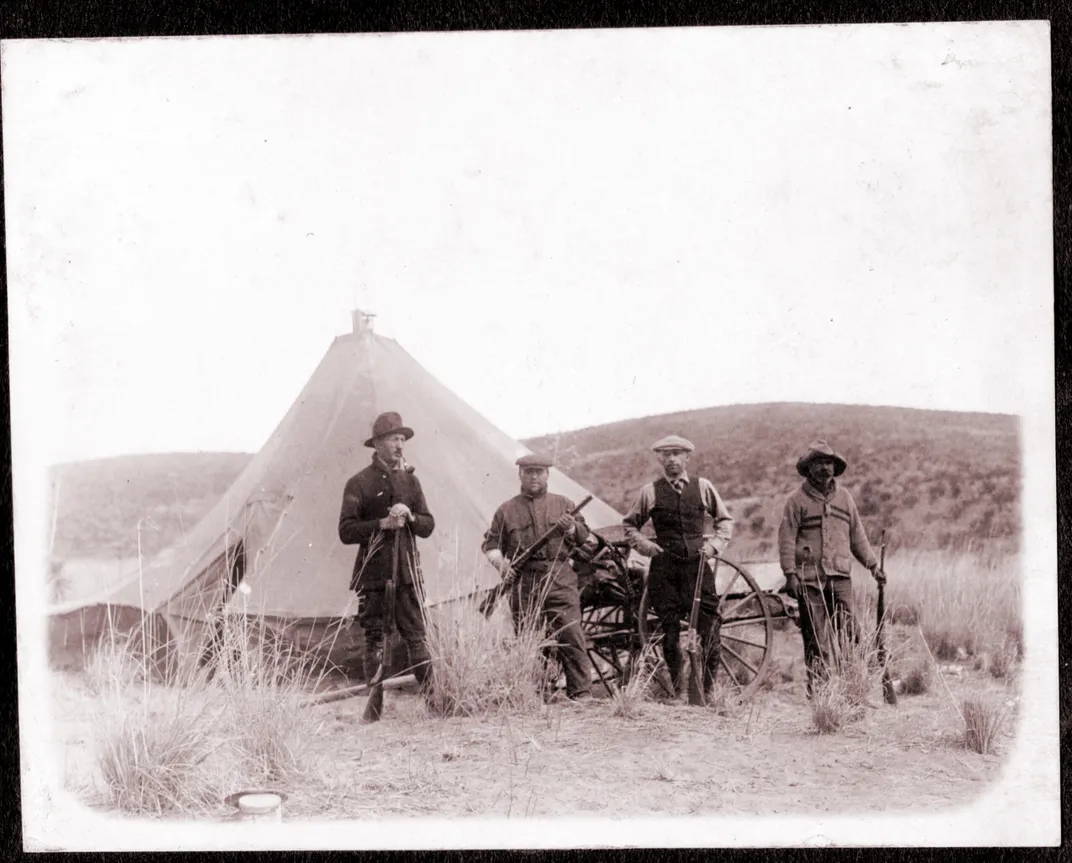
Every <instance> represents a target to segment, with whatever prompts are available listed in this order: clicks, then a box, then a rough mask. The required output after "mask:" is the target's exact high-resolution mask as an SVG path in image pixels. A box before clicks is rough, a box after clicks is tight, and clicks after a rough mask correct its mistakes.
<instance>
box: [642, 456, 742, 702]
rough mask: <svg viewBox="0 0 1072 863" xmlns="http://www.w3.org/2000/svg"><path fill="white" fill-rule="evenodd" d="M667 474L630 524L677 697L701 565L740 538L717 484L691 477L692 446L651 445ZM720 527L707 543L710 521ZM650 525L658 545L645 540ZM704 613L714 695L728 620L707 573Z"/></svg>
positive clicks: (707, 671)
mask: <svg viewBox="0 0 1072 863" xmlns="http://www.w3.org/2000/svg"><path fill="white" fill-rule="evenodd" d="M651 448H652V451H653V452H654V453H655V455H656V456H657V458H658V459H659V463H660V465H661V466H662V476H660V477H659V478H658V479H657V480H655V481H654V482H650V483H648V484H647V485H645V486H644V487H643V488H642V489H641V490H640V494H639V495H638V496H637V499H636V501H635V502H634V503H633V506H632V508H631V509H630V510H629V513H628V515H626V517H625V519H624V524H625V528H626V536H627V538H628V540H629V544H630V545H631V546H632V547H633V548H634V549H636V551H637V552H638V553H640V554H643V555H645V556H647V557H650V558H651V566H650V568H649V571H648V597H649V601H650V604H651V608H652V610H653V611H655V613H656V614H657V615H658V617H659V622H660V627H661V628H662V632H663V658H664V660H665V661H666V665H667V667H668V668H669V671H670V678H671V681H672V682H673V686H674V692H675V694H678V695H680V694H681V692H682V691H683V680H682V674H681V672H682V660H683V657H682V655H681V648H680V636H681V622H682V620H687V619H688V617H689V615H690V613H691V611H692V600H693V595H694V593H695V590H696V579H697V577H698V575H699V574H700V560H701V558H704V559H707V560H709V559H710V558H712V557H714V556H715V555H716V554H718V553H719V552H721V551H722V550H723V549H724V548H725V547H726V545H727V544H728V543H729V541H730V538H731V537H732V536H733V518H732V516H730V513H729V510H728V509H727V508H726V505H725V504H724V503H723V502H722V498H721V497H720V496H719V493H718V491H717V490H716V489H715V487H714V485H713V484H712V483H711V481H710V480H708V479H705V478H704V477H699V476H691V477H690V476H689V474H688V470H687V468H688V462H689V454H690V453H692V451H693V450H694V449H695V447H694V446H693V444H692V442H691V441H689V440H686V439H685V438H683V437H680V436H678V435H670V436H669V437H665V438H662V439H661V440H658V441H656V442H655V443H654V444H653V445H652V447H651ZM705 515H707V516H710V517H711V519H712V521H713V522H714V536H713V537H711V538H710V539H707V538H705V536H704V516H705ZM649 519H650V520H651V523H652V526H653V527H654V528H655V541H654V542H652V541H651V540H649V539H647V538H646V537H645V536H643V535H642V534H641V533H640V530H641V528H643V527H644V525H645V524H646V523H647V522H648V520H649ZM703 578H704V581H703V583H702V584H701V585H700V613H699V619H698V621H697V626H698V629H699V632H700V642H701V646H702V653H703V657H704V674H703V683H704V689H705V691H707V692H710V689H711V687H712V686H713V684H714V682H715V678H716V675H717V674H718V666H719V663H720V661H721V623H722V621H721V618H720V617H719V611H718V592H717V591H716V589H715V578H714V572H713V571H712V570H711V568H710V567H709V566H708V565H705V566H704V567H703Z"/></svg>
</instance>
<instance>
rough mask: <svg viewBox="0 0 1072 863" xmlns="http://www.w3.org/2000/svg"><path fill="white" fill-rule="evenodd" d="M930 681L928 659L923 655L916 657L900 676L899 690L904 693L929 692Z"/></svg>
mask: <svg viewBox="0 0 1072 863" xmlns="http://www.w3.org/2000/svg"><path fill="white" fill-rule="evenodd" d="M932 682H933V678H932V673H931V663H930V661H929V660H928V659H926V658H925V657H917V658H916V660H915V661H914V662H913V663H912V664H911V665H909V666H908V668H907V669H906V670H905V672H904V674H902V676H901V685H902V687H903V688H902V689H901V691H902V692H903V693H904V694H905V695H923V694H924V693H927V692H930V689H931V683H932Z"/></svg>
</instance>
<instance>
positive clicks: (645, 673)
mask: <svg viewBox="0 0 1072 863" xmlns="http://www.w3.org/2000/svg"><path fill="white" fill-rule="evenodd" d="M659 662H660V660H659V656H658V654H657V653H656V652H655V643H654V642H652V641H649V642H648V643H647V644H645V645H644V648H643V650H641V652H640V654H639V655H638V656H637V657H636V659H635V661H634V663H633V667H632V668H630V669H629V679H628V680H627V681H626V682H625V683H624V684H623V685H621V686H617V687H615V688H613V689H612V690H611V699H612V705H613V706H612V708H611V715H613V716H621V717H622V718H624V719H635V718H636V717H638V716H640V715H641V714H642V712H643V708H644V704H645V703H646V702H648V701H650V700H651V691H652V686H653V684H654V682H655V676H656V675H657V674H658V673H659Z"/></svg>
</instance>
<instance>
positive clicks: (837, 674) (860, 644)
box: [811, 605, 889, 734]
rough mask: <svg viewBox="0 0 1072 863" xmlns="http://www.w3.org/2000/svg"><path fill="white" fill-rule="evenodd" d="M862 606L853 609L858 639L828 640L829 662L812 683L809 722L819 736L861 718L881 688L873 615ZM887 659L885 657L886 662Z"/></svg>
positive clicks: (847, 637)
mask: <svg viewBox="0 0 1072 863" xmlns="http://www.w3.org/2000/svg"><path fill="white" fill-rule="evenodd" d="M869 612H870V609H869V608H868V607H867V606H866V605H865V607H864V608H863V609H860V608H859V607H858V608H857V610H856V629H857V634H858V638H852V637H849V636H848V635H845V636H843V637H840V638H837V637H831V639H830V641H831V653H832V661H831V663H830V665H829V667H828V668H827V669H826V673H825V675H823V676H821V677H820V679H819V680H817V681H816V684H815V688H814V692H813V694H812V699H811V715H812V722H813V723H814V725H815V728H816V730H817V731H818V732H819V733H820V734H832V733H834V732H836V731H838V730H840V729H841V728H843V727H844V726H845V725H847V724H849V723H851V722H855V721H857V720H859V719H860V718H862V717H863V715H864V712H865V711H864V708H865V707H873V706H874V704H873V703H872V701H871V696H872V694H873V693H874V692H875V690H876V688H877V687H879V686H880V685H881V682H882V674H883V671H884V669H883V666H882V663H881V662H880V661H879V654H878V647H877V641H876V626H875V618H874V615H873V614H871V613H869ZM888 662H889V657H888V656H887V663H888Z"/></svg>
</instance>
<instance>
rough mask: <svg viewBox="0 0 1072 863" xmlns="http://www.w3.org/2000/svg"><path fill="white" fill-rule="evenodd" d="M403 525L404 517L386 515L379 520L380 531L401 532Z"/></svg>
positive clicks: (404, 522)
mask: <svg viewBox="0 0 1072 863" xmlns="http://www.w3.org/2000/svg"><path fill="white" fill-rule="evenodd" d="M405 524H406V517H405V516H404V515H387V516H384V517H383V518H381V519H380V530H401V529H402V528H403V527H404V526H405Z"/></svg>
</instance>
